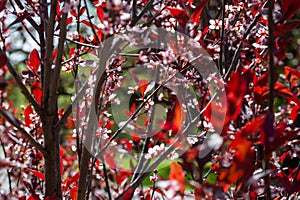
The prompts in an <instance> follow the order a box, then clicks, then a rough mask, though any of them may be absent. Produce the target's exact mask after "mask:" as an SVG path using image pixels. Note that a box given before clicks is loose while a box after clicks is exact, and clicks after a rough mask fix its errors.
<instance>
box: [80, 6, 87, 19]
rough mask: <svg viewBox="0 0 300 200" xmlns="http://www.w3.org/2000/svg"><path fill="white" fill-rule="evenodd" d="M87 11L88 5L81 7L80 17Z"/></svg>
mask: <svg viewBox="0 0 300 200" xmlns="http://www.w3.org/2000/svg"><path fill="white" fill-rule="evenodd" d="M85 11H86V7H82V8H80V10H79V17H80V16H81V15H83V14H84V12H85Z"/></svg>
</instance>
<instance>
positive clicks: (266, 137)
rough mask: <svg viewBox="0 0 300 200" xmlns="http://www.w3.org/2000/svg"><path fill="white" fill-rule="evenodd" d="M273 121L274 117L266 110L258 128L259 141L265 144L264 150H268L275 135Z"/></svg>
mask: <svg viewBox="0 0 300 200" xmlns="http://www.w3.org/2000/svg"><path fill="white" fill-rule="evenodd" d="M273 123H274V118H273V116H272V114H271V113H270V112H267V113H266V117H265V119H264V122H263V124H262V127H261V130H260V141H261V143H262V144H263V145H264V146H265V148H266V152H268V149H269V147H270V145H271V143H272V142H273V141H274V139H275V136H276V133H275V130H274V126H273Z"/></svg>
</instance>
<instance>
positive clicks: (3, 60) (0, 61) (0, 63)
mask: <svg viewBox="0 0 300 200" xmlns="http://www.w3.org/2000/svg"><path fill="white" fill-rule="evenodd" d="M6 62H7V57H6V55H5V54H0V67H2V66H4V65H6Z"/></svg>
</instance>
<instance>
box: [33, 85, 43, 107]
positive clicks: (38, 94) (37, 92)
mask: <svg viewBox="0 0 300 200" xmlns="http://www.w3.org/2000/svg"><path fill="white" fill-rule="evenodd" d="M31 93H32V94H33V96H34V97H35V99H36V101H37V102H38V103H39V104H42V97H43V90H42V89H41V83H40V82H34V83H32V84H31Z"/></svg>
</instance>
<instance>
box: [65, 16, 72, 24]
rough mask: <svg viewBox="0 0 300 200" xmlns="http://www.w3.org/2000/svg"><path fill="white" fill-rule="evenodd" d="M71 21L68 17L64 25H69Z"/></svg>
mask: <svg viewBox="0 0 300 200" xmlns="http://www.w3.org/2000/svg"><path fill="white" fill-rule="evenodd" d="M72 21H73V18H72V17H69V18H68V19H67V21H66V25H69V24H71V23H72Z"/></svg>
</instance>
